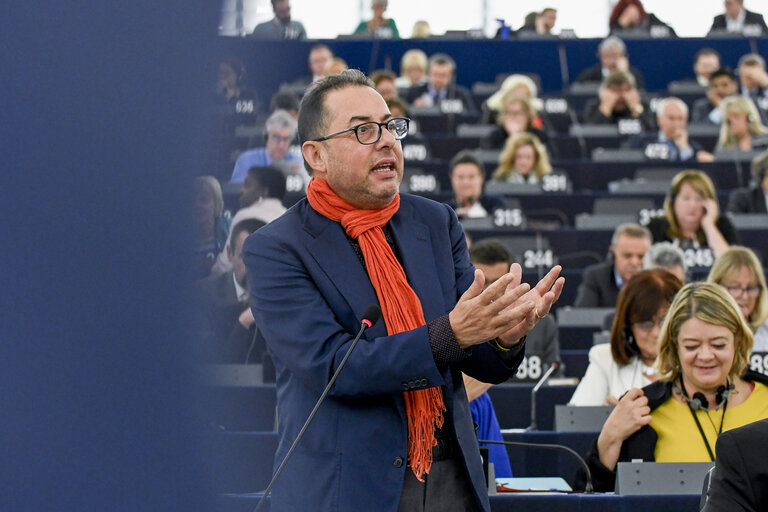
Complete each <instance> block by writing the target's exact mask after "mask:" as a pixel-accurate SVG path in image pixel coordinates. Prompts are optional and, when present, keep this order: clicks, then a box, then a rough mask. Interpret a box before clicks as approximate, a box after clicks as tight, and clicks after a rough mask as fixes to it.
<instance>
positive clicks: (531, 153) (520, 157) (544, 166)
mask: <svg viewBox="0 0 768 512" xmlns="http://www.w3.org/2000/svg"><path fill="white" fill-rule="evenodd" d="M551 173H552V165H550V163H549V157H548V156H547V150H546V148H545V147H544V145H543V144H542V143H541V141H540V140H539V138H538V137H536V136H535V135H533V134H530V133H522V134H520V135H518V136H517V137H514V138H510V139H509V140H508V141H507V144H506V146H504V150H503V151H502V152H501V155H500V156H499V166H498V167H497V168H496V172H494V173H493V179H494V180H496V181H506V182H508V183H539V182H540V181H541V178H542V177H543V176H544V175H547V174H551Z"/></svg>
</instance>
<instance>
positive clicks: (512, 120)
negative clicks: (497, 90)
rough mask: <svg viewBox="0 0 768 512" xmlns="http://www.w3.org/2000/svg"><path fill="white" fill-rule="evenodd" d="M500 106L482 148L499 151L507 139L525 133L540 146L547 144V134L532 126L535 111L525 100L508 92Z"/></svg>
mask: <svg viewBox="0 0 768 512" xmlns="http://www.w3.org/2000/svg"><path fill="white" fill-rule="evenodd" d="M500 105H501V108H500V110H499V112H498V115H497V116H496V124H497V126H496V128H495V129H494V130H493V131H492V132H491V133H490V135H489V136H488V138H487V139H486V141H485V142H486V144H484V146H487V147H489V148H493V149H497V148H498V149H501V148H503V147H504V144H505V143H506V142H507V140H508V139H510V138H514V137H516V136H518V135H520V134H522V133H526V132H527V133H531V134H533V135H535V136H536V137H538V138H539V140H540V141H541V143H542V144H544V145H546V144H547V140H548V137H547V132H545V131H544V130H540V129H539V128H536V127H535V126H534V121H535V120H536V110H535V109H534V108H533V106H531V102H530V101H529V100H528V99H527V98H525V97H522V96H518V95H517V92H516V91H515V90H509V91H507V93H506V94H505V95H504V96H503V98H502V101H501V104H500Z"/></svg>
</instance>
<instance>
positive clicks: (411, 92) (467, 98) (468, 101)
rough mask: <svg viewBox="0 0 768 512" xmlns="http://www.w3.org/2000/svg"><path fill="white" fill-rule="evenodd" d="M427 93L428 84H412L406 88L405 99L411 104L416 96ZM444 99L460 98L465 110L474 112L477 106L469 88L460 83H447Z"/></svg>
mask: <svg viewBox="0 0 768 512" xmlns="http://www.w3.org/2000/svg"><path fill="white" fill-rule="evenodd" d="M428 93H429V84H421V85H414V86H413V87H411V88H410V89H408V92H407V93H406V95H405V101H407V102H408V103H409V104H411V103H413V102H414V100H415V99H416V98H418V97H420V96H422V95H424V94H428ZM445 99H449V100H454V99H456V100H461V103H462V104H463V105H464V111H465V112H474V111H476V110H477V108H476V107H475V102H474V100H473V99H472V94H471V93H470V92H469V90H468V89H467V88H466V87H463V86H461V85H456V84H448V85H447V86H446V95H445Z"/></svg>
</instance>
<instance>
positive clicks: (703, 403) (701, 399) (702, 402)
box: [690, 393, 709, 411]
mask: <svg viewBox="0 0 768 512" xmlns="http://www.w3.org/2000/svg"><path fill="white" fill-rule="evenodd" d="M690 405H691V409H693V410H694V411H698V410H702V411H705V410H707V409H709V402H708V400H707V397H705V396H704V394H703V393H694V394H693V398H691V402H690Z"/></svg>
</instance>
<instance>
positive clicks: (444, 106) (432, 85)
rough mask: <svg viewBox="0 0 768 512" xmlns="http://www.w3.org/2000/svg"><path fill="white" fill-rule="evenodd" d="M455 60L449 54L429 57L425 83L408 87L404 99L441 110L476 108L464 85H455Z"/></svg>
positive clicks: (418, 105)
mask: <svg viewBox="0 0 768 512" xmlns="http://www.w3.org/2000/svg"><path fill="white" fill-rule="evenodd" d="M455 78H456V62H455V61H454V60H453V59H452V58H451V56H450V55H447V54H445V53H436V54H435V55H433V56H431V57H430V58H429V69H428V70H427V83H425V84H420V85H415V86H413V87H411V88H410V89H408V92H407V93H406V97H405V100H406V101H407V102H408V103H410V104H411V105H413V106H414V107H431V106H436V107H440V109H441V110H442V111H443V112H450V113H459V112H473V111H475V110H476V108H475V102H474V100H472V95H471V94H470V92H469V90H467V88H466V87H462V86H461V85H456V84H455V83H454V80H455Z"/></svg>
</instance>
